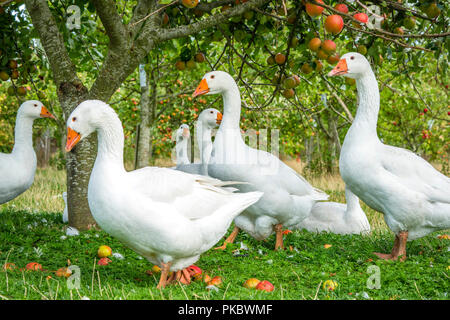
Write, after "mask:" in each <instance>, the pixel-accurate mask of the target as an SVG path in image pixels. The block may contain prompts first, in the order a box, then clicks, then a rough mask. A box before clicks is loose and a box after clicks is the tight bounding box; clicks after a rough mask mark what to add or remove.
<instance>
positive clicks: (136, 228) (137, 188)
mask: <svg viewBox="0 0 450 320" xmlns="http://www.w3.org/2000/svg"><path fill="white" fill-rule="evenodd" d="M74 119H75V121H74ZM67 126H68V142H67V146H66V150H71V148H73V146H74V145H75V144H76V143H77V142H78V141H79V140H81V139H82V138H84V137H86V136H88V135H89V134H90V133H92V132H93V131H97V135H98V154H97V158H96V161H95V164H94V168H93V170H92V173H91V177H90V180H89V187H88V202H89V207H90V210H91V212H92V215H93V217H94V219H95V220H96V222H97V223H98V225H99V226H100V227H101V228H102V229H104V230H105V231H106V232H107V233H109V234H110V235H112V236H114V237H115V238H117V239H118V240H120V241H121V242H123V243H124V244H125V245H127V246H128V247H130V248H131V249H132V250H134V251H135V252H137V253H138V254H140V255H142V256H144V257H145V258H146V259H147V260H148V261H150V262H151V263H153V264H156V265H159V266H161V267H162V269H163V272H162V274H161V280H160V283H159V286H160V287H161V286H162V287H164V286H165V284H166V281H167V279H166V276H167V274H168V272H169V270H172V271H177V274H178V275H179V274H180V272H181V271H182V274H181V275H183V274H185V273H186V271H185V270H184V269H185V268H186V267H188V266H189V265H191V264H193V263H194V262H195V261H196V260H198V258H199V256H200V254H202V253H203V252H205V251H207V250H208V249H209V248H211V247H212V246H213V245H214V244H215V243H217V241H219V239H220V238H221V237H222V236H223V235H224V234H225V232H226V230H227V228H228V227H229V225H230V224H231V222H232V220H233V219H234V218H235V217H236V216H237V215H238V214H239V213H240V212H241V211H242V210H244V209H245V208H247V207H248V206H249V205H251V204H253V203H254V202H256V201H257V200H258V199H259V198H260V197H261V193H258V192H254V193H246V194H233V193H232V192H230V191H229V190H226V189H224V188H222V186H224V185H226V183H225V182H222V181H219V180H217V179H213V178H210V177H205V176H200V175H192V174H187V173H184V172H181V171H177V170H171V169H168V168H158V167H145V168H142V169H139V170H135V171H131V172H127V171H125V169H124V166H123V140H124V137H123V131H122V125H121V122H120V120H119V118H118V117H117V115H116V113H115V112H114V110H113V109H112V108H110V107H109V106H108V105H107V104H105V103H103V102H102V101H97V100H88V101H85V102H83V103H81V104H80V105H79V106H78V107H77V108H76V109H75V110H74V111H73V112H72V114H71V116H70V118H69V120H68V123H67ZM181 278H183V277H182V276H181ZM184 280H185V281H187V282H189V280H190V278H189V279H187V276H185V277H184Z"/></svg>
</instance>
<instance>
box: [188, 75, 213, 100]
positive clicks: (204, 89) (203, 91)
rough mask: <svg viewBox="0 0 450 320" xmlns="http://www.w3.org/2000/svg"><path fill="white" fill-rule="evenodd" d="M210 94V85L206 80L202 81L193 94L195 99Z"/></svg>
mask: <svg viewBox="0 0 450 320" xmlns="http://www.w3.org/2000/svg"><path fill="white" fill-rule="evenodd" d="M208 92H209V87H208V83H207V82H206V79H202V81H200V84H199V85H198V87H197V89H195V91H194V93H193V94H192V98H195V97H196V96H201V95H203V94H206V93H208Z"/></svg>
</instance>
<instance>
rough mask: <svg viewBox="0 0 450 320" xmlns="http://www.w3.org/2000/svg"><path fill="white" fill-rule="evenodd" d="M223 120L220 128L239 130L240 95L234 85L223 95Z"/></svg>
mask: <svg viewBox="0 0 450 320" xmlns="http://www.w3.org/2000/svg"><path fill="white" fill-rule="evenodd" d="M222 96H223V119H222V123H221V125H220V126H221V127H222V128H227V129H239V121H240V118H241V95H240V92H239V88H238V87H237V85H236V84H235V83H233V85H232V86H229V88H227V89H226V90H225V91H224V92H223V93H222Z"/></svg>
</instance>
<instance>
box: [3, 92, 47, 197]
mask: <svg viewBox="0 0 450 320" xmlns="http://www.w3.org/2000/svg"><path fill="white" fill-rule="evenodd" d="M44 117H51V118H54V116H53V115H52V114H50V113H49V112H48V110H47V109H46V108H45V107H44V106H43V105H42V103H41V102H40V101H36V100H29V101H26V102H24V103H23V104H22V105H21V106H20V108H19V110H18V111H17V117H16V126H15V128H14V147H13V150H12V152H11V153H9V154H5V153H0V204H2V203H5V202H8V201H10V200H13V199H14V198H16V197H17V196H19V195H20V194H22V193H23V192H25V191H26V190H28V188H30V187H31V185H32V184H33V181H34V174H35V172H36V162H37V160H36V153H35V151H34V149H33V121H34V120H35V119H37V118H44Z"/></svg>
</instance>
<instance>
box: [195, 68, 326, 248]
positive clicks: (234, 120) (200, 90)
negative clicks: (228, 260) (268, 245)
mask: <svg viewBox="0 0 450 320" xmlns="http://www.w3.org/2000/svg"><path fill="white" fill-rule="evenodd" d="M201 94H221V95H222V96H223V101H224V112H223V118H222V122H221V124H220V127H219V130H218V131H217V133H216V137H215V140H214V144H213V151H212V153H211V159H210V164H209V165H208V173H209V175H210V176H212V177H214V178H217V179H221V180H234V181H245V182H248V184H243V185H239V186H237V188H238V189H239V190H240V191H242V192H250V191H256V190H258V191H262V192H264V195H263V196H262V197H261V199H260V200H259V201H258V202H257V203H255V204H254V205H252V206H251V207H249V208H248V209H247V210H245V212H243V213H242V214H241V215H239V216H238V217H237V218H236V219H235V221H234V222H235V225H236V226H237V227H238V228H240V229H243V230H244V231H246V232H247V233H249V234H250V235H251V236H252V237H254V238H255V239H257V240H263V239H265V238H267V237H269V236H270V235H271V234H272V233H273V231H274V230H275V231H276V232H277V243H276V245H275V246H276V248H279V247H282V246H283V245H282V236H281V226H282V225H284V226H285V227H290V226H295V225H297V224H298V223H299V222H300V221H302V220H303V219H305V218H306V217H307V216H308V215H309V213H310V211H311V208H312V207H313V205H314V204H315V203H316V202H317V201H319V200H326V199H328V196H327V195H326V194H325V193H324V192H322V191H320V190H318V189H316V188H314V187H312V186H311V185H310V184H309V183H308V182H307V181H306V180H305V179H304V178H303V177H302V176H300V175H299V174H297V173H296V172H295V171H294V170H293V169H291V168H290V167H288V166H287V165H285V164H284V163H283V162H282V161H280V159H278V158H277V157H275V156H274V155H272V154H270V153H268V152H265V151H262V150H256V149H253V148H251V147H249V146H247V145H246V144H245V142H244V140H243V138H242V136H241V130H240V128H239V121H240V112H241V98H240V92H239V88H238V86H237V84H236V82H235V81H234V79H233V78H232V77H231V76H230V75H229V74H228V73H226V72H223V71H213V72H209V73H207V74H206V75H205V76H204V77H203V79H202V81H201V82H200V85H199V86H198V87H197V90H196V91H195V92H194V96H197V95H201ZM235 231H236V230H235ZM233 235H234V234H233ZM232 240H234V238H233V237H232V238H231V239H230V238H229V239H227V241H226V242H231V241H232Z"/></svg>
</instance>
